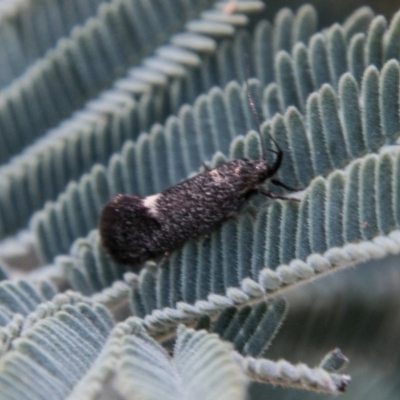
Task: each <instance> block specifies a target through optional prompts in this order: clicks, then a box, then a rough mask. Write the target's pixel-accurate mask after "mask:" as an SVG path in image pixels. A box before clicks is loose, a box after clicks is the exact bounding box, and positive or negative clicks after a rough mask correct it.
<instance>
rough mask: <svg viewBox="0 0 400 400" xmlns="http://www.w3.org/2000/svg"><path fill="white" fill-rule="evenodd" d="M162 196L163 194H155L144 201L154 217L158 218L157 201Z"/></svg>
mask: <svg viewBox="0 0 400 400" xmlns="http://www.w3.org/2000/svg"><path fill="white" fill-rule="evenodd" d="M160 196H161V193H157V194H153V195H152V196H147V197H145V198H144V199H143V205H144V206H145V207H147V208H148V210H149V212H150V214H151V215H152V216H153V217H156V216H157V200H158V198H159V197H160Z"/></svg>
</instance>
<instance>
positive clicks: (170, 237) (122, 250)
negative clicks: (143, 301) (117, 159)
mask: <svg viewBox="0 0 400 400" xmlns="http://www.w3.org/2000/svg"><path fill="white" fill-rule="evenodd" d="M247 96H248V98H249V104H250V107H251V110H252V112H253V116H254V118H255V120H256V123H257V125H258V126H260V125H259V121H258V116H257V113H256V110H255V106H254V102H253V99H252V97H251V95H250V91H249V89H248V87H247ZM258 132H259V134H260V137H261V143H262V149H263V156H262V158H261V159H259V160H249V159H237V160H232V161H228V162H226V163H225V164H223V165H221V166H219V167H217V168H214V169H211V170H207V171H205V172H203V173H200V174H198V175H196V176H195V177H193V178H190V179H187V180H185V181H183V182H181V183H178V184H176V185H174V186H172V187H170V188H169V189H167V190H165V191H163V192H161V193H157V194H154V195H152V196H148V197H143V198H141V197H136V196H131V195H128V194H118V195H117V196H115V197H114V198H113V199H112V200H111V201H110V202H109V203H108V204H106V206H105V207H104V208H103V210H102V212H101V216H100V224H99V230H100V235H101V241H102V244H103V246H104V248H105V249H106V251H107V252H108V254H109V255H110V256H111V258H112V259H113V260H114V261H115V262H117V263H120V264H125V265H129V266H131V267H133V268H139V267H140V265H141V263H143V262H144V261H147V260H152V259H157V258H159V257H160V256H163V255H165V254H169V253H171V252H172V251H174V250H175V249H177V248H179V247H181V246H182V245H183V244H184V243H185V242H186V241H188V240H189V239H194V238H197V237H199V236H201V235H204V234H207V233H210V232H212V231H213V230H214V229H215V228H216V227H218V226H219V225H220V224H221V223H222V222H223V221H225V220H227V219H228V218H230V217H232V216H233V215H235V214H237V213H238V212H239V210H240V208H241V207H242V206H243V204H244V203H245V202H246V201H248V200H249V199H250V198H251V197H252V196H254V195H256V194H263V195H265V196H267V197H270V198H273V199H284V200H287V199H289V198H287V197H284V196H279V195H277V194H275V193H273V192H271V191H268V190H266V189H265V188H263V185H264V184H265V183H266V182H271V183H272V184H275V185H277V186H281V187H284V188H286V189H288V190H293V189H291V188H289V187H288V186H286V185H285V184H283V183H282V182H280V181H278V180H276V179H274V178H273V177H274V175H275V174H276V173H277V171H278V170H279V168H280V166H281V163H282V159H283V152H282V150H281V149H280V148H279V146H278V145H277V143H276V142H275V141H274V140H273V139H272V138H271V139H272V141H273V142H274V144H275V146H276V150H271V151H273V152H274V153H275V154H276V157H275V160H274V162H273V163H272V164H271V165H269V164H268V162H267V158H266V152H267V151H266V148H265V144H264V143H263V140H262V136H261V132H260V129H258ZM290 199H291V198H290ZM292 200H296V199H292Z"/></svg>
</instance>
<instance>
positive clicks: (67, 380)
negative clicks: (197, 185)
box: [0, 0, 400, 400]
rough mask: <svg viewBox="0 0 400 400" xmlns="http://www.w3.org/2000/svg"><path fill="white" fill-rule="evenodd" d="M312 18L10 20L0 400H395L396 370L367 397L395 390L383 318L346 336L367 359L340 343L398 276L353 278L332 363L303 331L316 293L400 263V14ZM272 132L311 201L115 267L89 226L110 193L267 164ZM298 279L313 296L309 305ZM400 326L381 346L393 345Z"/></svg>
mask: <svg viewBox="0 0 400 400" xmlns="http://www.w3.org/2000/svg"><path fill="white" fill-rule="evenodd" d="M271 3H273V2H271ZM289 3H290V2H289ZM339 3H340V2H339ZM321 16H322V17H323V18H322V19H324V18H325V19H326V15H324V14H323V12H322V15H321ZM318 18H319V16H318V13H317V11H316V10H315V9H314V7H312V6H310V5H307V4H306V5H302V6H301V7H299V8H298V10H297V11H296V12H293V11H292V10H290V9H289V8H283V9H281V10H280V11H278V12H277V13H276V14H275V15H272V14H269V12H268V9H265V4H264V3H263V2H262V1H250V0H237V1H233V0H230V1H213V0H201V1H193V0H171V1H168V2H165V1H162V0H107V1H100V0H90V1H89V0H82V1H79V2H77V1H66V0H58V1H55V0H40V1H36V2H32V1H30V0H20V1H18V2H15V3H13V5H9V6H7V7H4V8H1V7H0V60H1V65H2V68H1V71H0V162H1V164H2V165H0V237H1V239H2V241H1V242H0V258H1V259H2V260H1V262H0V267H1V268H0V397H1V398H4V399H12V400H13V399H17V400H19V399H25V398H29V399H44V398H45V399H67V398H69V399H85V400H86V399H98V398H108V399H114V398H115V399H121V398H123V399H131V398H132V399H134V398H148V399H154V400H156V399H166V398H170V399H197V398H199V399H200V398H201V399H216V398H218V399H225V398H226V399H228V398H229V399H238V400H239V399H245V398H247V396H248V391H249V388H250V393H251V398H252V399H253V398H254V399H256V398H257V397H256V393H255V390H253V389H254V387H253V386H250V385H249V383H250V382H260V383H262V385H261V386H260V387H261V389H260V390H261V392H262V396H263V398H265V396H266V395H268V396H269V398H271V399H274V398H278V397H279V398H294V399H296V398H299V396H301V394H300V393H301V392H298V391H297V389H299V388H301V389H305V390H307V391H308V392H310V393H311V392H324V393H334V394H337V393H341V392H343V391H344V390H345V389H346V388H347V387H348V386H349V389H350V392H349V396H350V397H351V398H356V399H358V398H363V399H369V398H371V399H372V398H375V397H376V396H375V397H374V393H378V392H379V393H383V394H385V396H383V397H381V398H384V399H394V398H397V397H396V396H393V394H392V393H394V392H395V384H393V382H394V381H395V380H394V379H392V378H391V377H388V378H387V384H386V386H385V387H384V390H382V385H381V386H379V388H380V390H378V389H376V388H375V387H374V388H373V390H370V391H368V390H366V385H365V382H366V381H371V382H374V379H373V378H371V376H373V377H377V378H376V382H378V381H379V382H381V380H379V379H378V377H380V376H381V375H380V374H379V373H378V372H377V371H373V368H372V367H371V366H368V368H367V367H361V366H362V363H363V362H362V361H360V360H362V357H361V355H360V354H361V353H362V349H361V350H360V348H359V347H361V346H368V342H367V340H366V339H365V340H364V341H363V339H362V338H365V337H368V338H370V337H371V336H372V335H369V336H368V335H367V334H365V331H367V330H368V329H369V327H370V326H371V325H372V324H373V322H365V323H364V327H361V328H359V334H358V336H357V334H354V338H355V339H354V341H353V342H357V346H354V347H355V348H356V349H357V351H355V350H354V348H352V347H351V346H350V345H349V344H348V343H347V342H346V340H345V339H347V338H348V337H349V336H350V335H349V334H348V331H349V329H350V328H348V327H347V326H348V324H349V323H350V322H348V321H350V320H351V315H354V314H351V313H352V312H354V311H353V310H354V309H356V310H358V311H357V312H362V313H365V318H364V319H362V320H363V321H367V320H368V318H369V315H372V317H371V318H373V317H374V316H375V318H376V319H375V320H374V321H383V320H385V321H386V320H390V318H392V315H395V313H394V311H393V310H395V307H396V305H397V304H398V296H397V297H396V295H395V294H394V292H395V290H394V289H392V288H391V289H390V290H389V289H388V291H387V292H388V293H387V297H385V301H384V302H383V303H384V305H382V302H381V301H378V300H377V299H376V298H375V297H373V301H369V302H368V301H367V300H366V298H367V297H368V295H367V294H366V292H367V291H368V290H367V289H365V286H368V282H370V280H372V279H374V282H375V286H376V285H377V284H376V282H386V283H384V284H385V285H388V283H387V282H388V281H389V280H390V277H389V278H387V279H386V280H385V279H383V278H381V277H380V278H379V279H380V280H379V281H377V280H376V279H375V278H372V275H371V272H370V268H369V267H368V266H364V265H362V266H361V267H359V269H358V270H356V271H357V273H356V272H353V275H352V276H355V278H353V279H354V280H355V281H356V282H357V284H358V285H359V286H358V290H351V289H350V290H349V291H351V293H348V294H347V296H346V300H345V303H344V304H345V305H344V306H343V307H342V308H340V309H339V311H338V313H337V315H336V313H333V314H332V315H331V318H329V319H330V321H329V322H330V323H331V325H332V328H331V330H330V331H329V335H328V336H327V343H328V344H327V347H326V348H325V347H324V346H322V347H323V349H322V352H325V353H327V354H326V356H325V357H322V355H323V354H324V353H320V351H321V350H320V349H319V348H318V355H316V354H312V351H311V350H310V347H312V346H310V345H307V340H308V339H309V338H310V337H312V335H313V333H314V331H316V329H317V328H315V321H313V320H312V318H311V317H310V318H309V319H308V320H307V321H306V323H304V324H298V325H297V326H296V324H295V323H296V321H297V320H296V318H297V317H298V318H301V313H302V312H304V309H310V310H317V311H318V310H320V309H322V310H324V312H325V314H323V317H324V319H325V320H326V319H328V311H326V310H327V309H328V304H330V301H331V302H332V304H333V309H335V311H336V308H335V306H336V303H335V301H332V296H333V297H334V294H333V295H332V294H329V293H328V290H326V292H327V293H324V290H323V289H322V290H321V289H320V288H321V286H318V285H317V286H316V285H315V284H314V285H310V282H311V281H313V280H315V279H316V278H319V277H321V276H325V275H328V273H329V272H332V271H336V270H339V269H345V268H347V267H349V266H352V265H356V264H359V263H361V262H369V261H371V260H382V259H384V258H386V259H388V260H391V258H390V257H392V256H395V255H398V254H399V253H400V207H399V204H400V203H399V193H400V149H399V148H398V140H399V136H400V89H399V88H400V65H399V60H400V46H399V37H400V36H399V32H400V12H398V13H397V14H395V15H394V17H393V18H392V20H391V21H390V22H388V21H387V19H386V18H385V17H383V16H381V15H375V14H374V12H373V11H372V9H371V8H369V7H362V8H360V9H358V10H356V11H354V13H353V14H351V15H350V16H349V17H348V18H347V19H344V18H345V16H343V20H342V21H331V23H332V25H330V26H320V25H319V23H318ZM248 74H250V79H248V76H247V75H248ZM245 79H246V80H247V79H248V85H249V89H250V91H251V94H252V97H253V98H254V101H255V107H256V109H257V110H258V113H259V115H260V117H261V119H262V120H263V121H264V122H263V123H262V126H261V138H260V135H258V133H257V132H256V130H257V129H258V127H257V126H256V125H255V122H254V119H253V116H252V114H251V111H250V107H249V104H248V97H247V93H246V85H245V84H244V80H245ZM260 140H263V141H264V142H265V143H266V145H267V147H268V148H271V147H273V141H276V142H277V143H278V144H279V146H280V147H281V148H282V150H283V152H284V161H283V165H282V167H281V169H280V170H279V173H278V178H279V179H280V180H282V181H283V182H285V183H286V184H287V185H289V186H292V187H296V188H299V189H300V190H299V192H297V193H294V194H293V196H294V197H296V198H297V199H298V200H299V201H298V202H294V201H269V202H268V201H266V200H265V198H255V199H253V200H252V201H251V202H250V203H249V204H248V205H246V207H244V208H243V209H242V210H241V212H240V213H239V214H238V215H237V216H235V217H234V218H232V219H230V220H229V221H226V222H225V223H224V224H222V225H221V227H219V228H218V229H216V230H215V231H214V232H212V233H210V235H209V236H207V237H202V238H200V239H197V240H191V241H188V242H187V243H186V244H185V245H184V246H183V247H182V248H181V249H178V250H177V251H175V252H173V253H172V254H171V255H170V256H169V258H168V259H167V260H166V261H165V262H164V264H163V265H162V267H160V266H158V265H156V264H155V263H154V262H152V261H149V262H146V263H145V264H144V265H143V268H142V269H141V270H140V272H139V273H137V274H136V273H132V272H130V271H129V268H128V267H127V266H124V265H117V264H115V263H113V262H112V261H111V260H110V259H109V257H108V256H107V254H106V253H105V251H104V249H103V248H102V246H101V241H100V237H99V233H98V231H97V229H96V227H97V221H98V216H99V212H100V211H101V209H102V207H103V206H104V204H105V203H106V202H107V201H108V200H109V199H110V198H111V197H112V196H113V195H115V194H117V193H130V194H134V195H138V196H147V195H151V194H154V193H157V192H160V191H162V190H164V189H166V188H168V187H170V186H172V185H174V184H176V183H178V182H180V181H182V180H184V179H187V178H188V177H190V176H193V174H196V173H198V171H199V170H200V169H201V168H202V164H203V163H206V164H207V165H209V166H210V167H214V166H217V165H220V164H221V163H224V162H226V161H227V160H229V159H236V158H243V157H246V158H251V159H257V158H260V157H261V154H262V151H261V150H262V146H261V143H260ZM274 190H275V189H274ZM395 268H396V267H393V268H392V269H393V271H394V270H395ZM397 268H398V267H397ZM383 275H384V272H382V273H381V276H383ZM336 276H339V274H337V275H336ZM393 276H398V275H394V274H393ZM326 279H331V277H327V278H326ZM343 279H344V278H337V282H338V285H337V286H339V287H347V286H345V285H344V284H343V282H344V280H343ZM394 280H395V279H392V281H394ZM330 282H332V280H331V281H330ZM363 282H364V283H363ZM362 283H363V284H362ZM299 284H303V285H304V289H303V290H304V292H303V293H307V294H309V295H310V296H311V294H310V293H313V292H312V290H311V289H309V288H310V287H313V288H316V289H315V293H317V295H316V297H317V300H316V301H315V303H314V304H311V305H304V302H305V300H304V301H302V300H301V299H305V298H306V297H307V296H302V295H301V293H302V292H299V290H301V289H296V287H297V286H299ZM306 284H307V285H306ZM392 284H393V282H392ZM363 285H364V286H363ZM389 286H390V285H388V287H389ZM327 287H330V286H329V285H327ZM390 287H391V286H390ZM321 292H322V293H321ZM284 293H288V299H289V300H285V298H283V297H282V295H283V294H284ZM333 293H336V292H335V291H334V292H333ZM296 296H298V297H297V298H296ZM316 303H318V307H319V308H318V307H317V306H316ZM360 303H362V305H363V306H362V307H361V306H360V307H359V308H357V306H358V305H359V304H360ZM389 303H390V304H391V305H390V306H389V305H388V304H389ZM289 304H291V305H292V307H289ZM307 307H308V308H307ZM374 307H375V308H376V309H377V310H378V311H379V313H378V311H377V312H376V313H375V314H374V313H373V310H375V308H374ZM290 309H292V311H290ZM360 310H361V311H360ZM292 314H293V316H292ZM378 314H379V317H376V315H378ZM310 315H311V311H310ZM385 316H386V317H385ZM285 318H287V319H288V326H289V327H290V328H291V330H290V332H285V331H284V330H285V325H284V321H285ZM291 318H292V319H291ZM341 318H343V320H344V318H346V319H345V321H346V325H344V323H343V324H342V322H341V321H342V320H341ZM379 318H381V319H379ZM385 318H386V319H385ZM353 319H354V318H353ZM293 321H294V322H293ZM376 325H379V324H378V323H376ZM282 326H283V328H282ZM396 326H397V325H396V323H395V322H393V323H392V324H391V325H390V324H387V326H386V325H385V326H383V327H382V328H381V331H380V332H381V334H382V338H385V340H386V338H387V337H388V336H389V334H388V333H387V332H389V331H390V336H391V338H392V339H393V338H394V337H395V338H400V333H399V332H397V331H396ZM335 331H336V336H334V333H335ZM278 332H282V333H283V335H282V337H283V338H282V339H281V340H283V342H282V343H280V342H279V340H280V338H281V335H278ZM331 337H332V338H333V337H335V338H336V339H337V340H338V342H337V343H336V342H334V343H331V342H329V341H328V338H331ZM377 337H378V339H373V341H372V342H370V343H372V345H371V346H379V344H380V339H379V338H380V336H379V335H377ZM336 339H335V340H336ZM371 340H372V339H371ZM382 340H383V339H382ZM272 342H273V344H274V346H272ZM316 343H317V341H316ZM323 343H325V342H323ZM393 343H394V345H393V348H395V346H396V344H398V343H399V341H398V339H397V341H396V340H395V339H393ZM337 345H339V346H340V347H343V348H344V350H345V354H348V352H349V353H350V354H349V358H350V363H349V368H350V373H351V375H352V376H353V380H354V382H353V383H352V384H350V382H351V379H352V378H350V376H349V375H347V374H342V373H341V369H342V368H343V367H344V366H347V364H348V361H349V360H348V359H347V358H346V357H345V356H344V355H343V354H342V352H341V351H340V350H339V349H334V350H331V349H332V348H334V347H335V346H337ZM294 346H297V347H296V349H295V350H296V351H295V350H294ZM371 346H370V347H371ZM322 347H321V348H322ZM396 348H397V347H396ZM287 349H291V350H290V351H287ZM329 350H331V351H329ZM297 351H299V353H297ZM302 351H303V352H302ZM328 351H329V352H328ZM392 353H393V354H392V358H395V357H396V355H395V354H394V353H396V354H397V351H395V350H393V352H392ZM271 354H272V356H271ZM298 354H299V355H298ZM397 356H398V354H397ZM266 357H268V358H266ZM392 358H390V357H389V356H386V358H385V359H383V356H382V357H381V358H379V357H377V359H378V361H377V363H376V364H377V365H380V366H381V365H386V364H385V362H386V363H388V362H389V361H388V360H389V359H390V360H392ZM285 359H288V360H290V361H286V360H285ZM321 359H322V361H319V360H321ZM353 360H354V361H353ZM299 361H300V362H299ZM302 361H303V362H302ZM391 362H392V361H391ZM387 365H389V364H387ZM393 365H396V364H393ZM351 368H353V370H352V369H351ZM392 370H393V375H394V376H396V373H397V372H398V365H397V366H395V367H393V368H392ZM349 384H350V385H349ZM268 385H278V386H282V387H285V386H286V387H289V388H290V389H285V390H286V391H285V392H284V393H283V392H279V391H275V392H274V391H269V389H268ZM371 386H373V385H372V384H371ZM292 389H296V391H291V390H292ZM282 390H283V389H282ZM277 396H278V397H277ZM283 396H287V397H283ZM306 396H307V394H305V395H304V398H309V397H306ZM310 396H313V394H311V395H310ZM345 396H346V395H345ZM350 397H349V398H350ZM302 398H303V396H302ZM310 398H311V397H310Z"/></svg>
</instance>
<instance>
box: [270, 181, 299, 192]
mask: <svg viewBox="0 0 400 400" xmlns="http://www.w3.org/2000/svg"><path fill="white" fill-rule="evenodd" d="M271 183H272V184H273V185H275V186H280V187H283V188H284V189H286V190H289V192H300V191H301V190H303V189H295V188H292V187H290V186H288V185H285V184H284V183H283V182H281V181H280V180H278V179H271Z"/></svg>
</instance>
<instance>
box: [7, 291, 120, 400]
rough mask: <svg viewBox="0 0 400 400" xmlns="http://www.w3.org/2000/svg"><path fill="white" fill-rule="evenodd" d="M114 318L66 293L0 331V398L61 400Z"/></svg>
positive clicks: (94, 355) (88, 363) (92, 356)
mask: <svg viewBox="0 0 400 400" xmlns="http://www.w3.org/2000/svg"><path fill="white" fill-rule="evenodd" d="M113 324H114V322H113V320H112V318H111V316H110V315H109V313H108V311H107V310H106V309H105V308H104V307H102V306H101V305H99V304H94V303H92V302H91V301H89V300H87V299H85V298H83V297H82V296H80V295H77V294H73V293H67V294H62V295H58V296H56V297H55V298H54V299H53V300H52V301H51V302H47V303H42V304H41V305H40V306H38V308H37V309H36V310H35V311H34V312H33V313H31V314H29V315H28V316H27V317H26V318H23V317H22V316H21V315H19V314H18V315H16V316H15V317H14V320H13V321H11V322H10V323H9V324H8V325H6V326H5V327H4V328H2V329H1V339H2V348H1V353H2V357H1V359H0V381H1V385H0V396H1V398H4V399H6V398H7V399H8V398H10V399H17V398H23V397H24V396H26V395H27V393H29V398H30V399H43V398H49V399H50V398H51V399H64V398H65V397H66V396H67V395H68V393H69V392H70V391H71V390H72V388H73V386H74V385H75V384H76V383H77V382H78V381H79V380H80V379H81V378H82V375H83V374H85V372H86V371H87V370H88V368H89V367H90V366H91V364H92V362H93V361H94V360H95V359H96V358H97V356H98V354H99V353H100V351H101V349H102V346H103V345H104V343H105V340H106V338H107V336H108V334H109V332H110V329H111V327H112V326H113Z"/></svg>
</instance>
